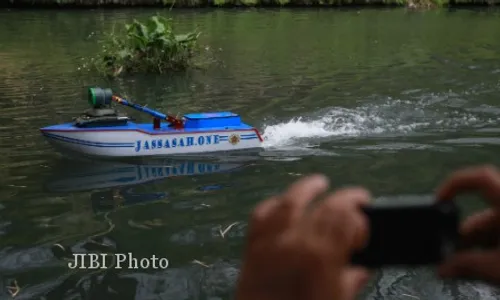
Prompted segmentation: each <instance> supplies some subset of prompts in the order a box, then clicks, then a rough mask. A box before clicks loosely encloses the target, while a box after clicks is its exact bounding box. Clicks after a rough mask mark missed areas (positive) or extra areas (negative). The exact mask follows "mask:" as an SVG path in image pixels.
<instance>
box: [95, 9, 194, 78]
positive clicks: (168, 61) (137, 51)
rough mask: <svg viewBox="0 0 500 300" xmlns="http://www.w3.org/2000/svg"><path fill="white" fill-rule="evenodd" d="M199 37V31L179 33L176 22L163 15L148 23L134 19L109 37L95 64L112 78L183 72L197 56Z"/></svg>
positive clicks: (151, 19)
mask: <svg viewBox="0 0 500 300" xmlns="http://www.w3.org/2000/svg"><path fill="white" fill-rule="evenodd" d="M199 35H200V33H199V32H197V31H193V32H188V33H186V34H175V33H174V30H173V26H172V20H171V19H167V18H164V17H161V16H153V17H150V18H149V19H148V20H147V21H146V22H144V23H142V22H139V21H138V20H134V21H133V22H132V23H130V24H125V30H124V31H121V32H118V33H116V32H114V30H113V31H112V32H111V33H110V34H108V35H106V37H105V38H104V40H103V41H102V50H101V52H100V53H99V54H98V56H97V57H96V58H95V59H94V65H95V66H96V68H97V69H98V70H99V71H101V72H102V73H104V74H106V75H112V76H117V75H119V74H121V73H122V72H125V73H135V72H154V73H164V72H166V71H171V70H183V69H186V68H187V67H188V66H189V65H190V63H191V59H192V58H193V56H194V55H195V53H196V50H197V46H198V37H199Z"/></svg>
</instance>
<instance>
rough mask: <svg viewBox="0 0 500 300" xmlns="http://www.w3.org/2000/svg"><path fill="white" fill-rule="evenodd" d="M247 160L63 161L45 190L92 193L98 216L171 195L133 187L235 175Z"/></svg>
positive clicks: (209, 188)
mask: <svg viewBox="0 0 500 300" xmlns="http://www.w3.org/2000/svg"><path fill="white" fill-rule="evenodd" d="M246 160H247V159H246ZM246 160H245V159H244V162H240V163H238V162H237V161H231V162H224V161H222V162H221V161H212V160H193V159H189V160H188V159H182V160H181V159H168V160H154V161H153V160H151V161H140V162H137V161H136V162H123V161H120V162H117V161H95V160H94V161H90V160H89V161H86V160H68V159H64V160H62V161H60V163H59V164H58V166H57V167H56V170H55V173H56V175H55V176H54V177H53V178H51V179H50V180H49V181H48V182H47V183H46V185H45V188H46V189H47V190H48V191H49V192H52V193H67V192H84V191H92V194H91V200H92V207H93V208H94V211H95V212H96V213H97V212H103V211H109V210H113V209H114V207H116V206H120V207H124V206H129V205H134V204H139V203H141V204H144V203H146V202H151V201H159V200H162V199H165V198H167V197H168V192H163V191H162V192H151V191H147V192H146V191H144V192H142V191H141V192H138V191H136V188H135V187H134V186H137V185H142V184H146V183H153V182H159V181H164V180H166V179H168V178H177V177H184V176H185V177H187V176H201V175H209V174H215V173H224V172H232V171H235V170H237V169H240V168H243V167H244V166H245V165H247V164H248V161H246ZM221 188H224V186H223V185H218V184H210V185H207V186H202V187H198V189H199V190H202V191H213V190H218V189H221Z"/></svg>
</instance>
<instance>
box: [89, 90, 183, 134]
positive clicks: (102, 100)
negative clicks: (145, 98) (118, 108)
mask: <svg viewBox="0 0 500 300" xmlns="http://www.w3.org/2000/svg"><path fill="white" fill-rule="evenodd" d="M88 101H89V104H90V105H91V106H92V107H94V108H96V109H97V108H104V107H107V106H110V105H111V102H115V103H119V104H121V105H124V106H128V107H131V108H133V109H135V110H137V111H140V112H144V113H147V114H149V115H151V116H153V118H154V120H155V121H154V127H155V128H159V123H160V120H164V121H167V122H168V123H170V124H171V125H172V126H173V127H174V128H176V129H182V128H184V122H183V121H182V119H181V118H179V116H172V115H169V114H164V113H161V112H159V111H156V110H154V109H151V108H147V107H145V106H142V105H139V104H136V103H133V102H130V101H128V100H126V99H123V98H122V97H120V96H117V95H113V91H112V90H111V89H109V88H106V89H103V88H100V87H91V88H89V95H88ZM157 120H158V121H157Z"/></svg>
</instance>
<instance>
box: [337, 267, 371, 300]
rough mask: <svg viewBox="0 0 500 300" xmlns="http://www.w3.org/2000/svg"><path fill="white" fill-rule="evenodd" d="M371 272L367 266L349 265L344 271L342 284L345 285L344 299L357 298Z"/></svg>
mask: <svg viewBox="0 0 500 300" xmlns="http://www.w3.org/2000/svg"><path fill="white" fill-rule="evenodd" d="M368 279H370V274H369V272H368V271H367V270H366V269H365V268H361V267H349V268H347V269H346V270H345V271H344V274H343V276H342V282H341V286H342V287H343V289H344V290H343V298H342V300H352V299H356V297H357V295H358V294H359V292H360V291H361V290H362V289H363V288H364V286H365V284H366V283H367V281H368Z"/></svg>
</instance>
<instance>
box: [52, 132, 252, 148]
mask: <svg viewBox="0 0 500 300" xmlns="http://www.w3.org/2000/svg"><path fill="white" fill-rule="evenodd" d="M43 135H44V136H46V137H48V138H51V139H54V140H57V141H62V142H66V143H70V144H75V145H83V146H89V147H99V148H134V147H135V143H103V142H93V141H86V140H81V139H75V138H70V137H65V136H60V135H56V134H52V133H48V132H44V133H43ZM240 136H241V140H254V139H257V138H258V137H257V135H256V134H255V133H254V134H244V135H243V134H242V135H240ZM219 140H220V141H221V142H226V141H228V140H229V137H228V136H227V135H226V136H219Z"/></svg>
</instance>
